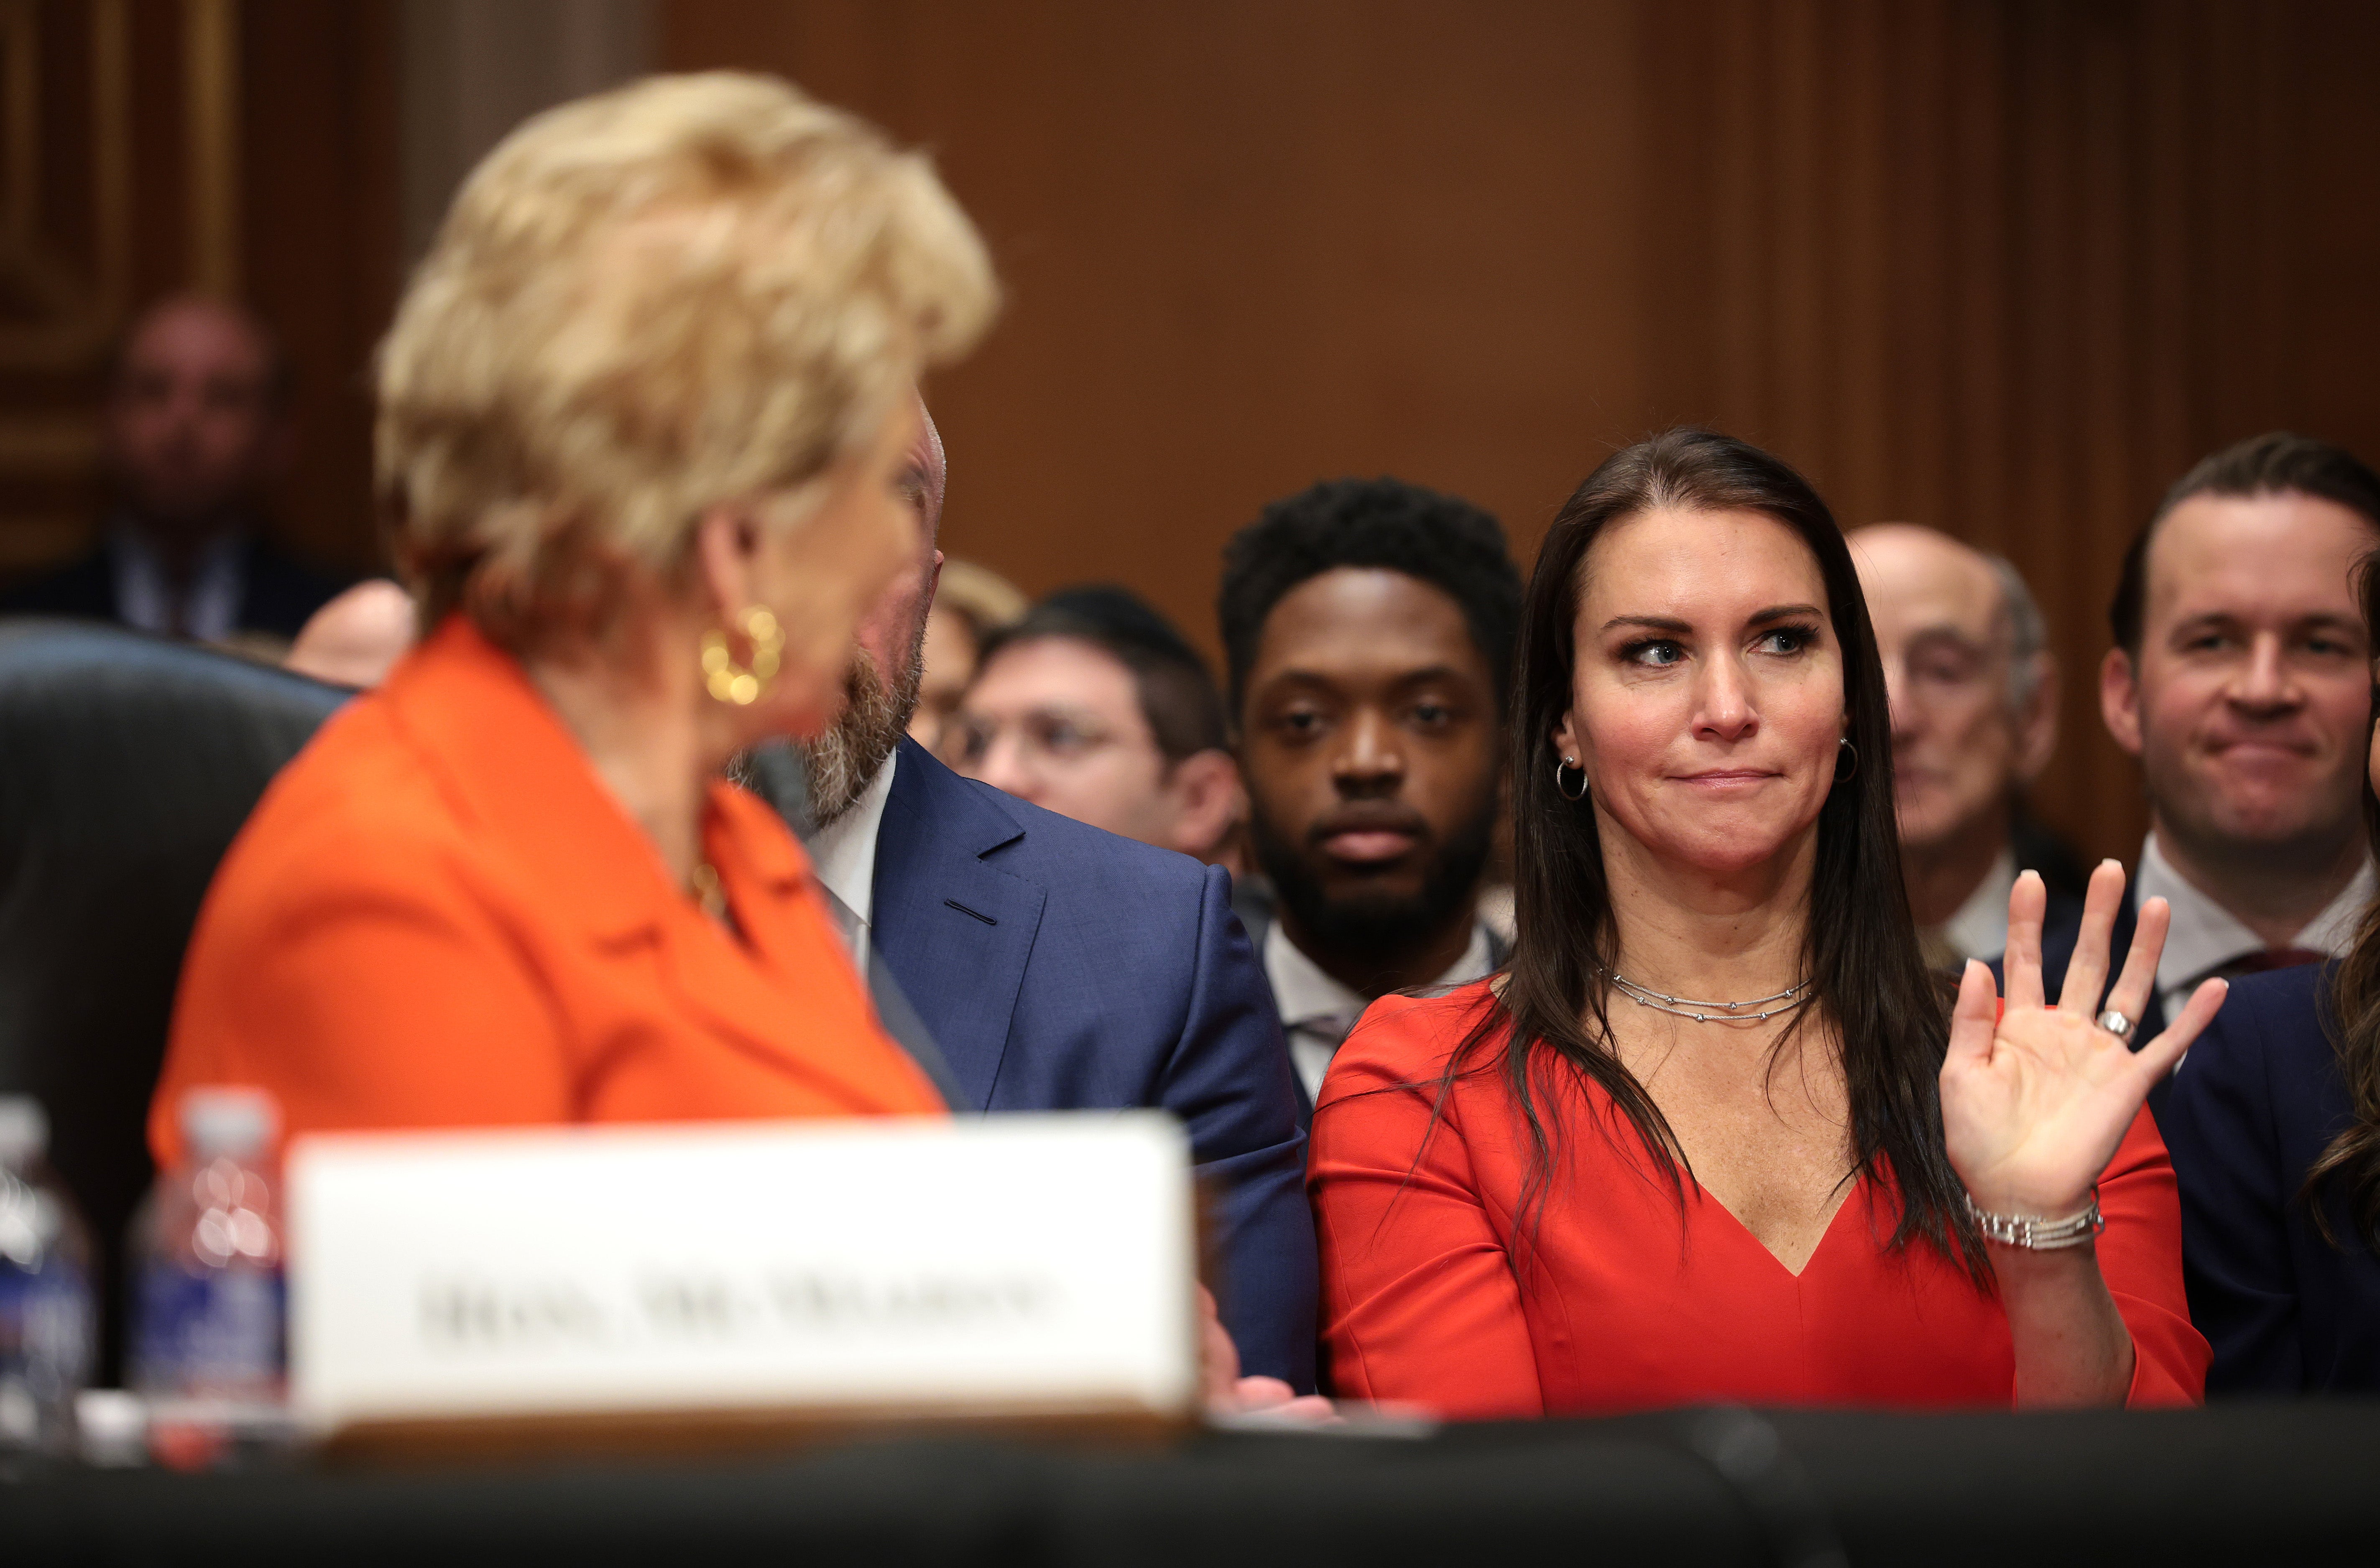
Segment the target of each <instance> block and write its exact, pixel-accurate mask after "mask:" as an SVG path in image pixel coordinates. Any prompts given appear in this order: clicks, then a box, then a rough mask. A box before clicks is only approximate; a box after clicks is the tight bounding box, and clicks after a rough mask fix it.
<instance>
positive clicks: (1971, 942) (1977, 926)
mask: <svg viewBox="0 0 2380 1568" xmlns="http://www.w3.org/2000/svg"><path fill="white" fill-rule="evenodd" d="M2015 887H2016V851H2014V850H2010V849H2009V848H2008V847H2007V846H2006V845H2002V846H2001V848H2000V852H1999V858H1998V860H1995V861H1994V862H1992V868H1991V870H1989V871H1987V872H1985V874H1984V879H1983V880H1982V881H1981V882H1979V883H1977V884H1976V885H1975V890H1974V891H1973V892H1972V893H1970V894H1968V895H1967V901H1966V902H1965V903H1963V904H1961V905H1960V906H1959V908H1958V910H1957V911H1955V912H1954V913H1953V914H1952V915H1951V916H1950V918H1949V920H1946V921H1944V922H1943V923H1942V924H1941V926H1940V928H1939V929H1938V930H1937V932H1936V935H1938V936H1940V937H1941V939H1942V940H1943V942H1944V943H1946V944H1947V945H1948V946H1949V947H1950V949H1951V950H1952V951H1953V952H1955V953H1957V954H1958V955H1959V957H1961V958H1962V959H1984V960H1985V961H1986V962H1988V961H1990V960H1991V959H1997V958H1998V957H1999V956H2000V955H2001V954H2002V953H2005V952H2007V951H2008V901H2009V894H2010V891H2011V890H2013V889H2014V888H2015Z"/></svg>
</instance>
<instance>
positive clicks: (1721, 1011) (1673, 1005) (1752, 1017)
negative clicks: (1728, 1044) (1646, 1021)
mask: <svg viewBox="0 0 2380 1568" xmlns="http://www.w3.org/2000/svg"><path fill="white" fill-rule="evenodd" d="M1604 972H1605V973H1607V974H1609V975H1610V976H1611V984H1612V987H1613V989H1615V990H1617V991H1618V992H1619V993H1620V994H1621V995H1622V996H1625V997H1627V998H1628V999H1629V1000H1630V1001H1632V1002H1633V1003H1635V1004H1636V1005H1637V1006H1638V1007H1650V1008H1652V1009H1653V1010H1654V1011H1655V1012H1657V1013H1668V1014H1670V1015H1671V1016H1672V1017H1676V1018H1682V1019H1694V1021H1695V1022H1696V1023H1766V1022H1767V1021H1768V1020H1769V1019H1773V1018H1775V1017H1776V1016H1777V1015H1778V1014H1779V1013H1790V1012H1791V1011H1792V1010H1793V1009H1794V1008H1795V1007H1800V1006H1801V1005H1802V1004H1801V1002H1800V1001H1799V1000H1798V998H1800V997H1801V995H1803V993H1804V992H1806V991H1808V990H1809V989H1810V983H1809V982H1808V981H1806V980H1803V981H1796V982H1795V983H1792V984H1791V985H1789V986H1787V987H1786V988H1785V989H1784V990H1782V991H1779V993H1777V995H1774V996H1755V997H1754V998H1753V999H1752V1000H1750V1001H1749V1002H1696V1001H1693V1000H1691V999H1689V998H1687V997H1684V996H1669V995H1663V994H1662V993H1660V992H1658V991H1656V990H1654V989H1653V988H1652V987H1650V986H1646V985H1639V984H1637V983H1635V982H1634V981H1633V980H1631V979H1629V978H1628V977H1627V976H1626V975H1624V974H1622V973H1621V972H1620V971H1618V970H1616V969H1615V970H1607V971H1604ZM1771 1002H1782V1003H1784V1004H1785V1005H1784V1006H1783V1007H1768V1004H1769V1003H1771ZM1747 1007H1768V1010H1767V1012H1746V1011H1745V1010H1744V1009H1745V1008H1747ZM1701 1009H1707V1010H1701Z"/></svg>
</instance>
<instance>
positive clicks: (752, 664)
mask: <svg viewBox="0 0 2380 1568" xmlns="http://www.w3.org/2000/svg"><path fill="white" fill-rule="evenodd" d="M735 621H736V630H737V631H739V632H741V633H744V635H745V637H746V638H747V640H748V641H749V642H750V643H751V645H752V656H751V658H750V660H749V661H748V662H747V663H746V664H745V665H744V666H743V668H741V669H738V668H737V667H736V664H735V658H734V657H733V656H732V655H730V654H729V653H728V651H727V633H724V632H722V631H721V630H719V629H718V628H717V627H713V628H712V629H711V630H710V631H708V632H705V633H703V634H702V684H703V688H704V689H705V690H706V691H708V692H710V696H711V700H712V701H714V702H722V703H728V704H732V705H733V706H736V707H749V706H752V705H753V704H754V703H756V702H758V701H759V700H760V694H761V693H763V692H765V691H767V690H768V689H769V683H770V682H771V681H774V680H775V679H776V678H777V666H778V664H779V662H780V661H781V660H782V659H783V656H784V652H785V631H784V628H783V627H782V626H780V625H778V624H777V618H776V616H775V614H774V613H772V612H771V610H769V609H767V608H766V607H765V606H761V605H757V604H756V605H754V606H753V607H752V608H751V609H747V610H746V611H745V612H744V613H743V614H741V615H739V616H737V617H736V618H735Z"/></svg>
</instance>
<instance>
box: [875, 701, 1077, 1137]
mask: <svg viewBox="0 0 2380 1568" xmlns="http://www.w3.org/2000/svg"><path fill="white" fill-rule="evenodd" d="M900 755H901V761H900V764H899V766H898V767H896V768H895V770H894V772H893V775H892V796H891V797H890V798H889V799H888V800H887V801H886V802H885V803H884V825H883V827H882V829H881V830H880V833H879V835H878V837H877V842H876V886H875V903H876V907H875V910H874V911H873V915H872V919H871V920H870V925H871V927H872V929H873V930H874V932H875V939H876V942H877V944H878V950H879V951H880V952H881V953H882V954H883V957H884V962H885V964H886V966H887V967H889V968H890V969H891V970H892V976H893V978H894V979H895V980H896V981H898V982H899V983H900V986H901V989H902V991H903V993H904V994H905V995H907V997H908V999H909V1005H910V1006H911V1007H914V1008H915V1009H916V1010H917V1016H918V1018H919V1019H922V1020H923V1021H924V1023H925V1026H926V1028H927V1030H928V1031H929V1033H931V1035H932V1036H933V1039H934V1042H935V1043H936V1044H938V1045H940V1046H941V1052H942V1056H943V1058H944V1060H946V1061H947V1062H948V1063H949V1064H950V1068H951V1072H952V1074H953V1076H954V1077H955V1078H956V1079H957V1080H958V1083H959V1087H960V1089H961V1090H962V1092H964V1093H965V1099H966V1103H967V1104H970V1105H972V1106H973V1107H974V1108H975V1109H976V1110H978V1111H980V1110H984V1109H987V1108H989V1106H990V1104H991V1094H992V1090H993V1088H994V1086H995V1085H996V1084H997V1083H998V1082H999V1080H1000V1068H1001V1062H1002V1058H1003V1057H1004V1056H1005V1055H1006V1054H1007V1050H1008V1030H1009V1022H1010V1019H1012V1018H1013V1017H1014V1014H1015V1011H1016V997H1017V993H1018V991H1019V990H1020V989H1021V988H1022V986H1023V984H1024V982H1025V963H1026V959H1027V958H1028V957H1030V956H1031V954H1032V951H1033V938H1034V935H1035V934H1036V933H1037V932H1038V931H1039V929H1040V926H1041V911H1042V906H1043V904H1044V903H1045V902H1046V899H1047V893H1046V890H1045V889H1043V888H1042V887H1039V886H1038V884H1035V883H1030V882H1026V881H1025V880H1024V879H1022V878H1021V877H1016V876H1012V875H1010V874H1008V873H1006V872H1004V871H1002V870H999V869H998V868H996V867H994V866H991V865H989V864H986V863H985V862H984V860H983V857H984V856H985V855H987V854H990V852H991V851H992V850H997V849H999V848H1000V847H1002V845H1004V844H1011V843H1014V842H1015V841H1016V840H1017V839H1018V838H1022V837H1023V836H1024V834H1025V831H1026V830H1025V827H1024V826H1023V824H1022V823H1021V822H1020V821H1019V820H1018V819H1017V818H1016V817H1014V816H1013V815H1011V814H1009V813H1008V812H1007V811H1005V810H1003V809H1002V807H1001V805H1000V804H999V802H998V801H997V800H996V799H994V798H993V797H992V796H991V795H990V793H989V792H988V791H985V790H979V789H977V788H976V787H974V786H971V785H969V784H967V783H966V782H965V780H963V779H961V778H959V777H958V776H957V775H956V774H953V772H951V770H950V769H948V768H946V767H944V766H942V765H941V763H939V762H937V761H935V760H934V758H933V756H932V754H930V753H929V752H927V751H926V750H925V748H924V747H922V746H919V745H917V743H915V742H909V741H904V742H901V753H900Z"/></svg>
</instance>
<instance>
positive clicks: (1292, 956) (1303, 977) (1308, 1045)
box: [1264, 920, 1496, 1101]
mask: <svg viewBox="0 0 2380 1568" xmlns="http://www.w3.org/2000/svg"><path fill="white" fill-rule="evenodd" d="M1264 966H1265V979H1266V980H1268V981H1269V982H1270V983H1272V1000H1273V1006H1275V1007H1279V1008H1280V1009H1281V1028H1282V1030H1283V1031H1285V1032H1286V1033H1287V1034H1288V1036H1289V1055H1290V1060H1291V1061H1293V1062H1294V1063H1295V1064H1296V1065H1297V1076H1298V1079H1299V1080H1300V1081H1301V1082H1303V1083H1304V1084H1305V1097H1306V1099H1308V1100H1309V1101H1311V1100H1313V1099H1315V1098H1316V1097H1318V1095H1320V1094H1321V1092H1322V1075H1323V1074H1324V1073H1326V1072H1328V1071H1329V1070H1330V1058H1331V1057H1332V1056H1333V1055H1336V1054H1337V1053H1338V1050H1339V1043H1340V1042H1341V1041H1342V1039H1344V1038H1345V1037H1346V1032H1347V1028H1348V1026H1349V1025H1350V1024H1351V1023H1352V1022H1353V1021H1354V1019H1355V1016H1356V1015H1357V1014H1359V1013H1361V1012H1362V1011H1363V1010H1364V1009H1365V1008H1366V1007H1369V1006H1370V1005H1371V1001H1370V998H1368V997H1366V996H1363V995H1358V994H1357V993H1356V992H1354V991H1352V990H1350V989H1348V987H1346V986H1345V985H1342V983H1339V982H1338V981H1337V980H1334V979H1333V978H1331V977H1330V975H1328V974H1326V973H1324V972H1323V971H1322V966H1321V965H1319V964H1318V963H1316V962H1315V961H1314V960H1313V959H1309V958H1307V957H1306V956H1305V954H1304V953H1303V952H1300V951H1299V950H1298V947H1297V944H1296V943H1294V942H1292V941H1291V940H1290V939H1289V934H1288V933H1287V932H1285V931H1283V930H1282V929H1281V922H1280V921H1278V920H1276V921H1274V922H1273V923H1272V925H1271V927H1270V929H1269V930H1268V931H1266V933H1265V946H1264ZM1495 969H1496V957H1495V951H1494V949H1493V948H1492V947H1489V946H1488V927H1487V926H1486V925H1485V924H1474V925H1473V926H1472V928H1471V946H1469V947H1465V948H1463V956H1462V957H1461V958H1459V959H1455V960H1454V967H1453V968H1451V969H1450V970H1448V971H1446V972H1445V973H1444V974H1441V975H1439V977H1438V978H1437V979H1436V980H1434V981H1432V982H1431V983H1429V984H1427V985H1426V986H1424V987H1423V988H1422V992H1423V994H1424V995H1431V994H1435V993H1439V992H1445V991H1451V990H1452V989H1454V987H1456V986H1458V985H1468V984H1470V983H1472V982H1473V981H1475V980H1479V979H1483V978H1485V977H1486V976H1488V975H1489V974H1492V973H1494V972H1495Z"/></svg>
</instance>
